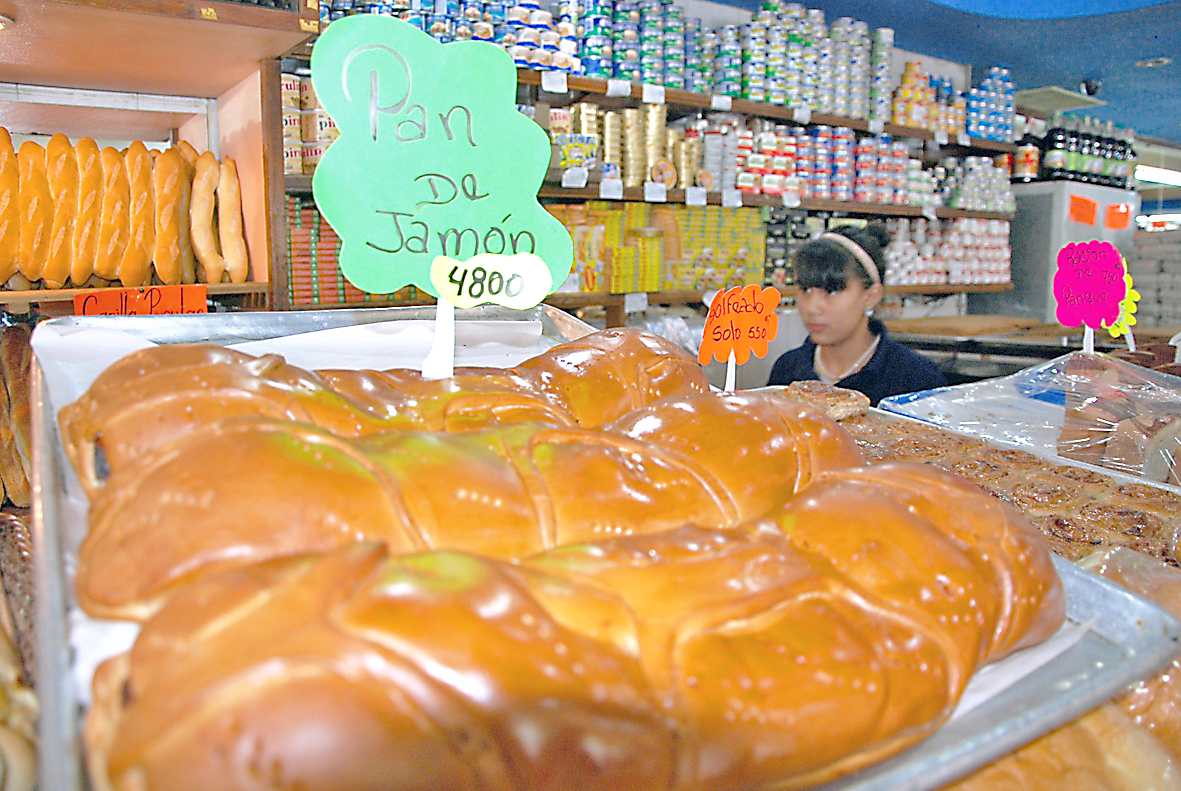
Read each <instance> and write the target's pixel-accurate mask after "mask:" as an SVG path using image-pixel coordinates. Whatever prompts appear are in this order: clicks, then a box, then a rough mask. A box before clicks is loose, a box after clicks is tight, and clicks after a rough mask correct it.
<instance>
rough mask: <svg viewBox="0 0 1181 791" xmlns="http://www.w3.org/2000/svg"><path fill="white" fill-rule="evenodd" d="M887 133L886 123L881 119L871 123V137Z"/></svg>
mask: <svg viewBox="0 0 1181 791" xmlns="http://www.w3.org/2000/svg"><path fill="white" fill-rule="evenodd" d="M885 131H886V122H885V121H883V120H882V119H880V118H875V119H873V120H872V121H870V122H869V133H870V134H871V135H880V134H881V133H882V132H885Z"/></svg>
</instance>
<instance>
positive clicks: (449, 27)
mask: <svg viewBox="0 0 1181 791" xmlns="http://www.w3.org/2000/svg"><path fill="white" fill-rule="evenodd" d="M453 31H454V27H453V24H452V21H451V18H450V17H446V16H443V15H441V14H431V15H430V16H429V17H427V26H426V32H427V33H430V34H431V35H432V36H450V35H452V33H453Z"/></svg>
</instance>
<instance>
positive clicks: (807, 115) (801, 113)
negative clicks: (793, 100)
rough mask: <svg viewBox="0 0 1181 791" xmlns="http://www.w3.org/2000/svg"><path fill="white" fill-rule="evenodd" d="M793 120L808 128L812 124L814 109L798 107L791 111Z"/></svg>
mask: <svg viewBox="0 0 1181 791" xmlns="http://www.w3.org/2000/svg"><path fill="white" fill-rule="evenodd" d="M791 120H793V121H795V122H796V123H797V124H803V125H804V126H807V125H808V124H810V123H812V108H810V107H796V108H793V109H792V111H791Z"/></svg>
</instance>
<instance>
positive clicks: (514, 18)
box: [504, 5, 529, 25]
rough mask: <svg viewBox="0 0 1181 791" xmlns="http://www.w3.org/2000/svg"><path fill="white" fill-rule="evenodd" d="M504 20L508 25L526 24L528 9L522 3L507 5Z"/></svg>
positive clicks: (527, 22)
mask: <svg viewBox="0 0 1181 791" xmlns="http://www.w3.org/2000/svg"><path fill="white" fill-rule="evenodd" d="M504 21H505V22H507V23H508V24H510V25H528V24H529V9H528V8H526V7H525V6H523V5H512V6H509V7H508V9H507V10H506V11H505V17H504Z"/></svg>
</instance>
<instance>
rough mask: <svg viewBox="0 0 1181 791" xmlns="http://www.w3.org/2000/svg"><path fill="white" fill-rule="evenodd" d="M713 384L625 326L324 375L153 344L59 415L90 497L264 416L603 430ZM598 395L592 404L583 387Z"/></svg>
mask: <svg viewBox="0 0 1181 791" xmlns="http://www.w3.org/2000/svg"><path fill="white" fill-rule="evenodd" d="M708 389H709V384H708V382H707V381H706V378H705V374H704V373H702V371H701V367H700V366H699V365H697V361H696V360H694V359H693V357H692V356H690V355H689V354H688V352H686V351H685V350H684V349H681V348H680V347H678V346H676V345H675V344H673V343H671V342H669V341H666V340H664V339H662V338H660V337H659V336H656V335H653V334H651V333H646V332H641V331H639V330H632V329H614V330H605V331H603V332H598V333H592V334H591V335H588V336H585V337H584V338H580V339H578V340H576V341H571V342H568V343H563V344H559V345H557V346H555V347H553V348H552V349H550V350H548V351H546V352H543V353H542V354H540V355H538V356H537V357H535V358H534V359H532V360H530V361H527V362H526V363H525V364H523V365H521V366H519V367H518V368H516V369H512V370H507V371H506V370H503V369H464V368H460V369H458V370H457V371H456V376H455V377H453V378H451V379H447V380H439V381H430V380H424V379H423V378H422V376H421V375H420V374H419V373H418V372H416V371H408V370H400V371H386V372H377V371H324V372H322V375H318V374H316V373H313V372H309V371H304V370H302V369H300V368H296V367H295V366H291V365H288V364H286V362H284V361H283V359H282V358H281V357H278V356H276V355H267V356H263V357H257V358H256V357H252V356H250V355H247V354H242V353H239V352H234V351H231V350H228V349H225V348H223V347H220V346H202V345H173V346H160V347H154V348H150V349H145V350H143V351H140V352H136V353H135V354H131V355H128V356H127V357H124V358H123V359H121V360H118V361H117V362H115V363H114V364H113V365H112V366H110V367H108V368H107V369H106V370H105V371H104V372H103V373H102V374H100V375H99V377H98V378H97V379H96V380H95V381H94V383H93V384H92V385H91V387H90V389H89V390H88V391H87V392H86V394H85V395H83V397H82V398H80V399H78V401H76V402H74V403H73V404H69V405H67V406H66V407H65V408H64V409H62V411H61V413H60V415H59V423H60V426H61V434H62V442H63V445H64V447H65V450H66V454H67V456H69V458H70V460H71V461H72V462H73V464H74V468H75V470H76V471H77V472H78V475H79V478H80V479H81V481H82V484H83V486H85V487H86V489H87V491H88V492H93V491H95V490H96V489H97V488H98V487H99V485H100V476H99V473H98V471H97V469H96V466H95V465H96V454H98V453H101V454H102V456H103V459H102V460H101V461H100V462H99V464H100V465H102V466H106V467H107V468H109V469H112V470H114V469H117V468H119V467H120V466H121V465H123V464H124V463H125V462H126V461H129V460H132V459H135V458H138V457H140V456H142V455H144V454H145V453H147V452H148V451H149V450H150V449H151V448H153V447H155V446H156V445H158V444H160V443H162V442H168V441H171V440H173V439H175V438H176V437H178V436H179V435H181V434H183V433H185V432H187V431H191V430H193V429H195V428H197V427H199V426H202V425H204V424H206V423H209V422H213V421H217V420H223V419H225V418H229V417H235V416H245V415H255V416H267V417H274V418H278V419H287V420H298V421H301V422H305V423H311V424H313V425H316V426H320V427H322V428H326V429H328V430H329V431H331V432H333V433H336V434H339V435H340V436H342V437H357V436H363V435H367V434H373V433H377V432H380V431H389V430H392V429H399V428H418V429H427V430H430V431H463V430H467V429H471V428H481V427H484V426H489V425H497V424H502V423H519V422H522V421H531V420H535V421H542V422H546V423H550V424H553V425H581V426H584V427H595V426H598V425H600V424H602V423H604V422H608V421H611V420H615V419H617V418H619V417H621V416H623V415H625V414H627V413H628V412H631V411H632V410H633V409H636V408H638V407H641V406H644V405H646V404H649V403H651V402H653V401H656V400H657V399H659V398H662V397H665V396H670V395H688V394H692V393H704V392H707V391H708ZM580 391H582V392H585V393H587V394H590V395H589V396H586V397H583V396H580V395H579V392H580Z"/></svg>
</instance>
